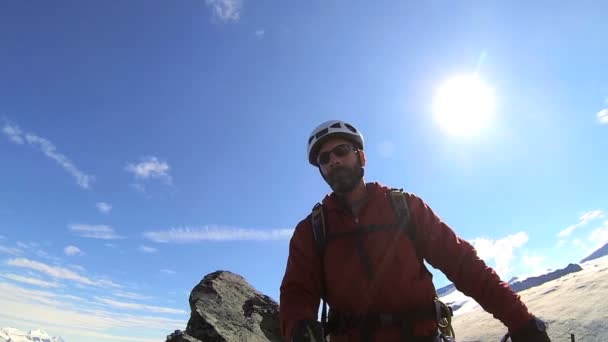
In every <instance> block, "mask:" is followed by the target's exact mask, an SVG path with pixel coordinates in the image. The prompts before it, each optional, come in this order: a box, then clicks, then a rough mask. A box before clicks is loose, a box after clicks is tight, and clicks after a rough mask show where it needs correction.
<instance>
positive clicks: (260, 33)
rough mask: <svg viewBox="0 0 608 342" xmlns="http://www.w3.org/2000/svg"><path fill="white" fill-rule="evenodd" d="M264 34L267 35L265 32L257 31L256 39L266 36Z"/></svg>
mask: <svg viewBox="0 0 608 342" xmlns="http://www.w3.org/2000/svg"><path fill="white" fill-rule="evenodd" d="M264 34H266V31H265V30H256V31H255V35H256V37H259V38H262V37H263V36H264Z"/></svg>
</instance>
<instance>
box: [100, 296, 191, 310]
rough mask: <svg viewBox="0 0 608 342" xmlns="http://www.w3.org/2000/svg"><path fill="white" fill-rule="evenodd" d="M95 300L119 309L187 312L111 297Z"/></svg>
mask: <svg viewBox="0 0 608 342" xmlns="http://www.w3.org/2000/svg"><path fill="white" fill-rule="evenodd" d="M95 300H97V301H98V302H99V303H103V304H106V305H109V306H111V307H114V308H118V309H131V310H144V311H147V312H154V313H165V314H185V313H186V311H184V310H180V309H173V308H165V307H160V306H152V305H145V304H139V303H127V302H119V301H116V300H113V299H110V298H103V297H95Z"/></svg>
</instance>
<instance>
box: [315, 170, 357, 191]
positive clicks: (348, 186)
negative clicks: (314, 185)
mask: <svg viewBox="0 0 608 342" xmlns="http://www.w3.org/2000/svg"><path fill="white" fill-rule="evenodd" d="M323 178H325V181H326V182H327V184H329V186H330V187H331V189H332V190H333V191H334V192H335V193H337V194H339V195H343V194H346V193H348V192H350V191H352V190H353V189H354V188H355V187H357V184H359V182H360V181H361V179H362V178H363V168H362V167H360V166H358V165H356V166H352V167H349V166H337V167H336V168H335V169H333V170H332V171H331V172H330V173H329V174H328V175H327V177H325V176H324V177H323Z"/></svg>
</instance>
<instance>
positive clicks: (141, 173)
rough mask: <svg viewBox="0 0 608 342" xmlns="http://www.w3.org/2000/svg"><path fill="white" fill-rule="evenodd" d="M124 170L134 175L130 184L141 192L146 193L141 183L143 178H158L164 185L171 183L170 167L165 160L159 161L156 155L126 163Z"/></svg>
mask: <svg viewBox="0 0 608 342" xmlns="http://www.w3.org/2000/svg"><path fill="white" fill-rule="evenodd" d="M125 170H127V171H128V172H131V173H133V175H134V176H135V183H133V184H131V186H132V187H133V188H134V189H135V190H137V191H138V192H141V193H143V194H145V193H146V187H145V186H144V184H143V183H142V181H144V180H148V179H160V180H162V181H163V182H164V183H165V184H166V185H169V186H171V185H173V179H172V177H171V175H170V174H169V171H170V170H171V167H170V166H169V164H167V162H166V161H161V160H159V159H158V158H156V157H151V156H148V157H143V158H141V160H140V162H139V163H135V164H134V163H128V164H127V166H126V167H125Z"/></svg>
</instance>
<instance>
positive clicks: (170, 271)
mask: <svg viewBox="0 0 608 342" xmlns="http://www.w3.org/2000/svg"><path fill="white" fill-rule="evenodd" d="M160 272H161V273H165V274H175V271H173V270H169V269H166V268H163V269H162V270H160Z"/></svg>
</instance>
